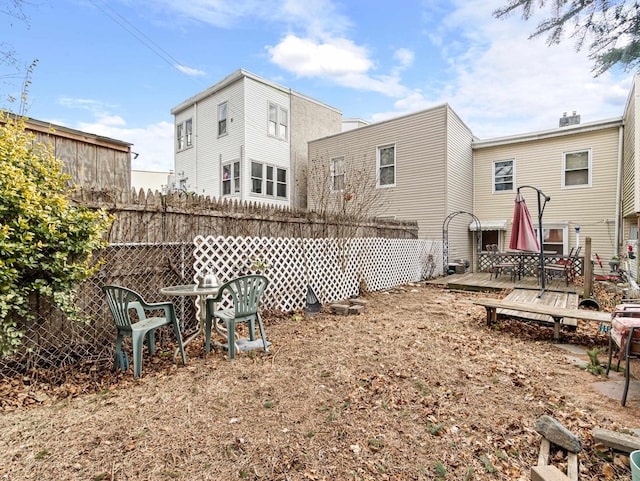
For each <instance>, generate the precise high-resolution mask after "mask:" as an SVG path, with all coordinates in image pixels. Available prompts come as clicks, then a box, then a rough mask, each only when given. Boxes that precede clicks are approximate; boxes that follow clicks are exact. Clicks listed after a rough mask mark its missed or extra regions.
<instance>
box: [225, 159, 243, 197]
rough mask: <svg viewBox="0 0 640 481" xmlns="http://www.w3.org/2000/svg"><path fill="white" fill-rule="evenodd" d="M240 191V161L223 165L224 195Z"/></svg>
mask: <svg viewBox="0 0 640 481" xmlns="http://www.w3.org/2000/svg"><path fill="white" fill-rule="evenodd" d="M238 193H240V162H230V163H228V164H223V165H222V195H231V194H238Z"/></svg>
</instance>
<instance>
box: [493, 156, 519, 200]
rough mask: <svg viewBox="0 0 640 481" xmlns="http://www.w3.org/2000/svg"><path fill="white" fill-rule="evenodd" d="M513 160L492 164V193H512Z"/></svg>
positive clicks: (513, 179) (513, 180)
mask: <svg viewBox="0 0 640 481" xmlns="http://www.w3.org/2000/svg"><path fill="white" fill-rule="evenodd" d="M514 164H515V162H514V160H513V159H509V160H499V161H494V162H493V191H494V192H513V186H514V184H515V172H514Z"/></svg>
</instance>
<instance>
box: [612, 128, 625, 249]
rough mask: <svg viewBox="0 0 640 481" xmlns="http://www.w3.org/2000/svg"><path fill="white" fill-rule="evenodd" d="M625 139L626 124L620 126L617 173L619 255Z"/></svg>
mask: <svg viewBox="0 0 640 481" xmlns="http://www.w3.org/2000/svg"><path fill="white" fill-rule="evenodd" d="M623 139H624V126H623V125H621V126H620V127H619V128H618V172H617V173H616V217H615V245H614V251H613V254H614V255H619V248H620V220H621V218H622V168H623V155H622V154H623V149H622V142H623Z"/></svg>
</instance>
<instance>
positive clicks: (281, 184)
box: [276, 169, 287, 199]
mask: <svg viewBox="0 0 640 481" xmlns="http://www.w3.org/2000/svg"><path fill="white" fill-rule="evenodd" d="M276 197H281V198H285V199H286V198H287V170H286V169H276Z"/></svg>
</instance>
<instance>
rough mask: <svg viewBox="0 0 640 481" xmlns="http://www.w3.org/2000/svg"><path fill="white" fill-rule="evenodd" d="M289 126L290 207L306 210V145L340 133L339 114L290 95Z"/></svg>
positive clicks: (303, 98) (326, 107)
mask: <svg viewBox="0 0 640 481" xmlns="http://www.w3.org/2000/svg"><path fill="white" fill-rule="evenodd" d="M290 125H291V129H290V130H291V140H290V142H289V143H290V147H291V167H290V173H289V178H290V179H291V184H290V193H291V198H290V205H291V206H292V207H296V208H299V209H306V208H307V154H308V142H309V141H311V140H315V139H320V138H322V137H327V136H329V135H333V134H337V133H339V132H341V130H342V114H341V113H340V111H338V110H336V109H333V108H331V107H328V106H326V105H323V104H320V103H318V102H314V101H312V100H310V99H307V98H305V97H302V96H300V95H298V94H296V93H295V92H293V93H292V96H291V112H290Z"/></svg>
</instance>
